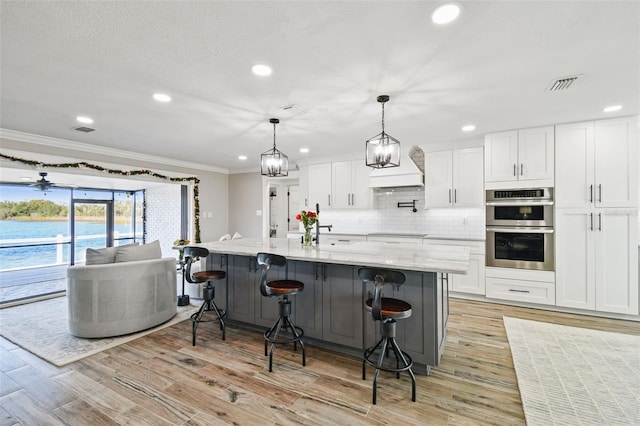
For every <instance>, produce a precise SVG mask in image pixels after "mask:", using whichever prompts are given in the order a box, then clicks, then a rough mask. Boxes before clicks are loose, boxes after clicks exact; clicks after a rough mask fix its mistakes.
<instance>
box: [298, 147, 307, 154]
mask: <svg viewBox="0 0 640 426" xmlns="http://www.w3.org/2000/svg"><path fill="white" fill-rule="evenodd" d="M300 152H302V153H304V154H306V153H307V152H309V148H300Z"/></svg>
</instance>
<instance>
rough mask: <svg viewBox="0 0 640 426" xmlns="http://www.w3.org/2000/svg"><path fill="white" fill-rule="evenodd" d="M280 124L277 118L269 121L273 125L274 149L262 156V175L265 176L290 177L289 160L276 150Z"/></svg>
mask: <svg viewBox="0 0 640 426" xmlns="http://www.w3.org/2000/svg"><path fill="white" fill-rule="evenodd" d="M279 122H280V120H278V119H277V118H271V119H269V123H271V124H273V148H271V149H270V150H269V151H266V152H263V153H262V155H261V156H260V173H261V174H262V175H263V176H271V177H279V176H289V158H288V157H287V156H286V155H285V154H284V153H283V152H282V151H279V150H278V149H277V148H276V124H278V123H279Z"/></svg>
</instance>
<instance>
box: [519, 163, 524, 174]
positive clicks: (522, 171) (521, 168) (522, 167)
mask: <svg viewBox="0 0 640 426" xmlns="http://www.w3.org/2000/svg"><path fill="white" fill-rule="evenodd" d="M523 175H524V164H522V163H520V176H523Z"/></svg>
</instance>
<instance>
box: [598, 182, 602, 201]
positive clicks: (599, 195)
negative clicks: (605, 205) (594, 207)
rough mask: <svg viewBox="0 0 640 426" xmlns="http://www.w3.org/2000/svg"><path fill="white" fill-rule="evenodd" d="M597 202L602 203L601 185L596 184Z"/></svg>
mask: <svg viewBox="0 0 640 426" xmlns="http://www.w3.org/2000/svg"><path fill="white" fill-rule="evenodd" d="M598 202H599V203H602V184H601V183H599V184H598Z"/></svg>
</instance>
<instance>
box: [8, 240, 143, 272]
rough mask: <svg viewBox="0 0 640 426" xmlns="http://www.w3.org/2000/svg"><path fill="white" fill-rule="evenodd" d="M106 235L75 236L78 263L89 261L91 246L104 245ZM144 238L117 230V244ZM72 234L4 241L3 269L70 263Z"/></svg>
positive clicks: (75, 261) (98, 246)
mask: <svg viewBox="0 0 640 426" xmlns="http://www.w3.org/2000/svg"><path fill="white" fill-rule="evenodd" d="M106 238H107V236H106V234H93V235H77V236H76V237H75V252H76V256H75V260H74V263H76V264H77V263H83V262H84V261H85V252H86V249H87V248H90V247H95V248H100V247H104V242H105V241H106ZM136 240H140V241H141V240H142V235H141V234H138V235H137V236H136V235H134V234H133V233H120V232H118V231H116V232H115V233H114V245H115V246H118V245H120V243H122V242H125V243H128V242H134V241H136ZM70 248H71V237H69V236H64V235H62V234H58V235H57V236H55V237H41V238H12V239H4V240H0V271H7V270H13V269H24V268H36V267H42V266H54V265H65V264H69V262H70V257H69V252H70Z"/></svg>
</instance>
